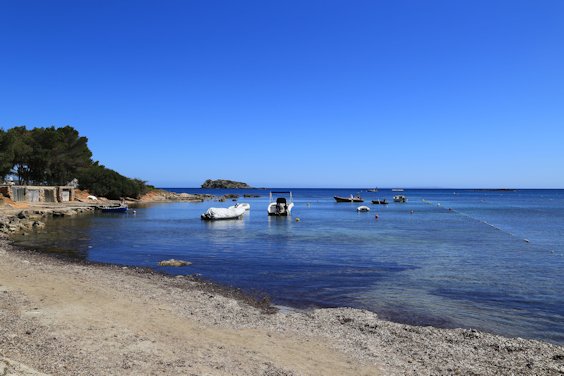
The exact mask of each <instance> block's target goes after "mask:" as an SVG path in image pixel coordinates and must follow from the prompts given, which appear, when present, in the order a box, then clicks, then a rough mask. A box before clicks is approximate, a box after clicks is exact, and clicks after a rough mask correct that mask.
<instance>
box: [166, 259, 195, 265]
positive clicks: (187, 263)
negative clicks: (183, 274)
mask: <svg viewBox="0 0 564 376" xmlns="http://www.w3.org/2000/svg"><path fill="white" fill-rule="evenodd" d="M159 265H160V266H188V265H192V263H191V262H190V261H184V260H175V259H170V260H163V261H161V262H159Z"/></svg>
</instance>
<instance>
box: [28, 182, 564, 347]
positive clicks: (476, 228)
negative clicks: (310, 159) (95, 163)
mask: <svg viewBox="0 0 564 376" xmlns="http://www.w3.org/2000/svg"><path fill="white" fill-rule="evenodd" d="M174 191H177V192H190V193H203V192H210V193H214V194H223V193H239V194H243V193H253V194H259V195H261V197H259V198H252V199H240V200H239V201H241V202H249V203H250V204H251V211H250V212H248V213H247V214H246V215H245V217H244V219H243V220H239V221H226V222H212V223H210V222H203V221H201V220H200V219H199V215H200V214H201V213H202V212H204V211H205V210H206V209H207V208H208V207H210V206H225V207H226V206H229V205H231V204H232V203H231V202H225V203H219V202H205V203H201V204H200V203H197V204H191V203H163V204H152V205H148V206H146V207H141V208H137V209H136V214H133V213H132V212H130V213H128V214H126V215H118V214H110V215H102V214H99V215H93V216H85V217H79V218H72V219H60V220H53V221H51V222H50V223H49V224H48V226H47V229H46V231H45V232H41V233H37V234H35V235H32V236H27V237H24V238H22V239H18V241H17V242H18V243H19V244H20V245H23V246H30V247H35V248H39V249H42V250H45V251H49V250H56V251H61V250H66V251H68V253H69V254H74V255H76V256H77V257H84V258H87V259H89V260H92V261H99V262H110V263H117V264H124V265H139V266H151V267H154V268H155V269H157V270H160V271H163V272H166V273H172V274H177V273H186V274H192V273H198V274H201V275H202V276H204V277H207V278H210V279H212V280H215V281H218V282H222V283H227V284H230V285H234V286H236V287H241V288H243V289H246V290H259V291H263V292H267V293H268V294H269V295H271V297H272V298H273V300H274V302H275V303H277V304H282V305H289V306H295V307H314V306H315V307H337V306H352V307H356V308H364V309H369V310H372V311H375V312H377V313H378V314H379V315H380V316H381V317H383V318H387V319H391V320H394V321H399V322H406V323H415V324H422V325H435V326H441V327H472V328H478V329H481V330H486V331H490V332H494V333H498V334H503V335H509V336H522V337H528V338H539V339H544V340H548V341H551V342H554V343H559V344H563V343H564V294H563V293H562V291H564V191H563V190H520V191H516V192H486V191H472V190H406V191H405V192H403V194H405V195H406V196H407V197H408V198H409V201H408V202H407V203H405V204H397V203H390V204H389V205H387V206H380V205H372V204H370V201H369V200H370V199H375V198H383V197H385V198H387V199H388V201H391V198H392V196H393V195H394V194H395V193H394V192H391V191H390V190H380V192H376V193H371V192H361V195H362V196H363V197H364V198H365V199H366V202H365V203H364V204H366V205H368V206H370V207H371V209H372V211H371V212H370V213H357V212H356V210H355V209H356V207H357V206H358V205H360V204H349V203H340V204H337V203H335V201H334V200H333V198H332V197H333V195H335V194H337V195H343V196H348V195H349V194H351V193H357V192H359V191H360V190H358V189H345V190H343V189H294V190H292V191H293V193H294V199H295V203H296V206H295V208H294V211H293V216H292V217H293V218H272V217H268V216H267V215H266V206H267V202H268V191H264V190H239V191H217V190H214V191H206V190H200V189H174ZM449 208H450V209H451V210H449ZM411 211H413V213H411ZM376 213H378V215H379V219H378V220H376V219H375V218H374V215H375V214H376ZM296 217H299V218H300V222H296V221H295V218H296ZM525 239H526V240H528V241H525ZM168 258H181V259H186V260H189V261H192V262H193V265H192V266H190V267H188V268H166V267H158V266H156V264H157V262H158V261H160V260H163V259H168Z"/></svg>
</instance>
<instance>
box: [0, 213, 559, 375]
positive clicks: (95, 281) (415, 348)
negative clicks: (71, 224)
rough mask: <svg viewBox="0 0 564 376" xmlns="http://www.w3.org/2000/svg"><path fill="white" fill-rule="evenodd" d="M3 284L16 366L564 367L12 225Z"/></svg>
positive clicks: (3, 358)
mask: <svg viewBox="0 0 564 376" xmlns="http://www.w3.org/2000/svg"><path fill="white" fill-rule="evenodd" d="M82 208H83V207H82V206H78V207H77V208H75V209H80V210H82ZM67 209H68V208H67ZM75 209H72V210H75ZM54 210H59V211H60V208H55V209H54ZM80 210H78V211H77V212H76V213H75V214H71V212H69V214H68V215H76V214H79V212H80ZM83 212H84V213H88V212H89V211H88V210H86V211H83ZM18 214H19V213H17V212H16V213H12V217H13V216H15V217H18ZM44 214H45V213H44ZM45 215H46V217H45V218H48V217H49V214H45ZM51 215H52V214H51ZM28 217H29V216H28ZM18 218H19V217H18ZM20 220H21V221H23V223H30V221H32V220H33V218H27V219H26V218H24V219H20ZM32 223H33V222H32ZM32 226H33V225H32ZM24 228H29V226H28V225H26V226H24V227H21V228H20V230H23V229H24ZM0 295H1V296H2V299H1V300H0V374H6V375H10V374H14V375H15V374H18V375H20V374H40V373H34V372H43V373H47V374H86V375H90V374H92V375H94V374H151V373H164V374H196V375H197V374H210V375H227V374H234V375H247V374H259V375H260V374H263V375H302V374H304V375H316V374H324V375H332V374H334V375H337V374H339V375H347V374H350V375H377V374H381V375H394V374H397V375H403V374H457V373H460V374H481V375H482V374H485V375H488V374H492V375H493V374H530V375H533V374H547V375H551V374H554V375H556V374H562V373H563V372H564V347H562V346H557V345H552V344H549V343H545V342H541V341H536V340H525V339H520V338H505V337H501V336H497V335H493V334H488V333H483V332H478V331H474V330H464V329H437V328H432V327H418V326H410V325H404V324H397V323H392V322H388V321H384V320H380V319H378V317H377V315H376V314H374V313H372V312H368V311H363V310H356V309H350V308H335V309H317V310H312V311H294V310H289V311H279V312H276V313H272V314H267V313H264V310H262V309H261V308H260V307H256V306H252V305H250V304H249V301H248V300H247V301H245V299H243V298H242V297H241V296H230V295H229V294H228V293H225V291H221V289H216V290H213V289H211V290H210V286H209V285H208V286H206V283H205V282H200V281H197V280H193V279H191V278H190V277H171V276H167V275H162V274H158V273H154V272H151V271H150V270H147V269H137V268H124V267H119V266H113V265H103V264H91V263H80V262H79V263H77V262H70V261H65V260H64V259H58V258H54V257H51V256H48V255H44V254H40V253H37V252H33V251H26V250H21V249H18V248H16V247H14V246H12V245H10V244H9V241H8V238H6V237H3V238H2V239H0ZM76 349H80V350H76ZM8 363H9V364H10V365H9V366H8ZM26 367H27V368H26ZM5 370H7V371H5ZM33 370H35V371H33Z"/></svg>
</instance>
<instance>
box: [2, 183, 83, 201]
mask: <svg viewBox="0 0 564 376" xmlns="http://www.w3.org/2000/svg"><path fill="white" fill-rule="evenodd" d="M0 194H2V195H3V196H4V197H9V198H10V199H12V200H13V201H27V202H67V201H74V187H70V186H42V185H38V186H33V185H9V184H8V185H0Z"/></svg>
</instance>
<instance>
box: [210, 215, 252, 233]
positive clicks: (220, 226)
mask: <svg viewBox="0 0 564 376" xmlns="http://www.w3.org/2000/svg"><path fill="white" fill-rule="evenodd" d="M245 222H246V221H245V218H244V216H243V218H241V219H237V220H232V221H229V220H225V221H202V224H203V225H205V226H206V228H207V229H210V230H242V229H244V228H245Z"/></svg>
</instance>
